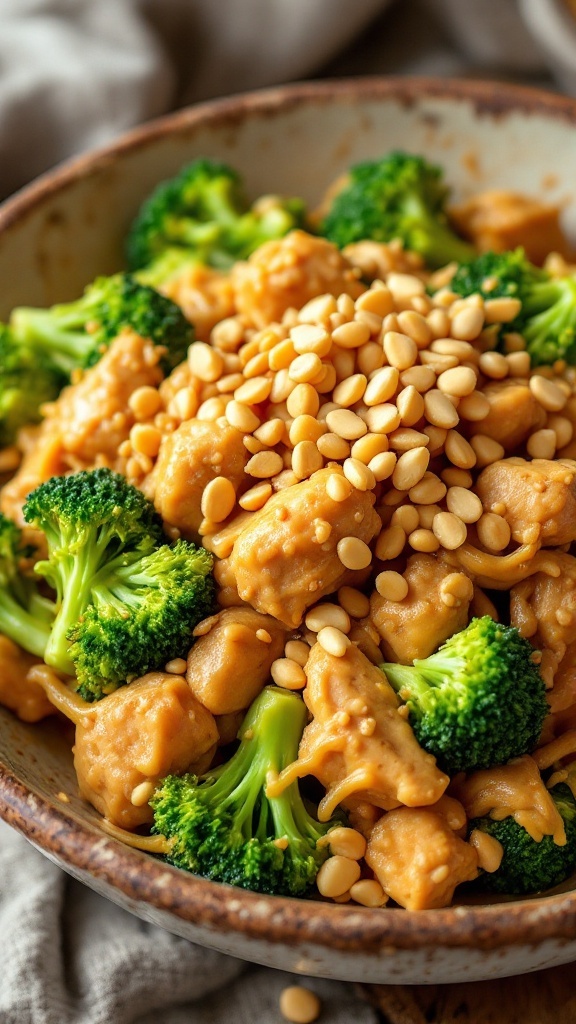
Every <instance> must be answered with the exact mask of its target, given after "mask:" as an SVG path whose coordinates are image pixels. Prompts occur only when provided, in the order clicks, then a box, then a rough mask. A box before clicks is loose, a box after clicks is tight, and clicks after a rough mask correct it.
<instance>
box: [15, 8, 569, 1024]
mask: <svg viewBox="0 0 576 1024" xmlns="http://www.w3.org/2000/svg"><path fill="white" fill-rule="evenodd" d="M363 30H366V31H364V34H362V33H363ZM346 43H352V45H351V46H349V47H348V49H347V50H345V44H346ZM343 51H344V52H343ZM366 73H412V74H413V73H416V74H445V75H455V74H461V75H462V74H488V75H493V76H494V75H496V76H500V77H512V78H514V77H519V78H520V79H523V80H525V79H526V78H527V77H531V78H533V79H535V80H537V81H543V82H544V83H548V84H550V83H551V81H552V80H551V78H550V76H549V73H548V72H547V69H546V64H545V59H544V57H543V56H542V55H541V54H540V52H539V50H538V46H537V44H536V43H535V42H534V41H533V40H532V39H531V37H530V35H529V33H528V31H527V29H526V27H525V25H524V23H523V21H522V20H521V17H520V14H519V10H518V7H517V5H516V2H515V0H403V2H402V3H401V4H400V3H397V4H392V5H391V4H390V2H389V0H354V3H350V2H349V0H0V197H1V196H5V195H8V194H9V193H10V192H12V191H14V190H15V189H16V188H17V187H19V186H20V185H22V184H24V183H25V182H26V181H27V180H30V179H31V178H32V177H34V176H35V175H36V174H38V173H39V172H41V171H43V170H45V169H46V168H48V167H50V166H52V165H53V164H55V163H56V162H57V161H59V160H62V159H64V158H65V157H67V156H69V155H71V154H73V153H78V152H80V151H81V150H83V149H86V148H89V147H93V146H96V145H100V144H102V143H104V142H105V141H107V140H109V139H112V138H113V137H114V136H115V135H117V134H118V133H119V132H120V131H122V130H123V129H124V128H127V127H130V126H131V125H134V124H136V123H138V122H141V121H143V120H146V119H148V118H150V117H153V116H155V115H157V114H160V113H162V112H165V111H167V110H170V109H174V108H175V107H178V106H181V105H183V104H186V103H189V102H192V101H195V100H199V99H205V98H207V97H210V96H216V95H224V94H227V93H231V92H237V91H240V90H243V89H252V88H258V87H261V86H265V85H271V84H277V83H279V82H283V81H288V80H291V79H295V78H303V77H310V76H312V75H319V74H324V75H337V74H366ZM383 912H384V913H385V911H383ZM415 980H417V979H415ZM294 981H295V979H294V978H293V977H292V976H288V975H285V974H282V973H281V972H278V971H271V970H267V969H265V968H259V967H253V966H251V965H248V964H246V963H244V962H243V961H240V960H236V959H233V958H231V957H226V956H223V955H221V954H218V953H214V952H212V951H209V950H206V949H203V948H201V947H198V946H194V945H192V944H190V943H188V942H187V941H186V940H184V939H180V938H177V937H175V936H173V935H170V934H169V933H167V932H164V931H162V930H161V929H158V928H154V927H152V926H150V925H147V924H145V923H144V922H142V921H139V920H138V919H137V918H135V917H133V916H131V915H129V914H127V913H125V912H124V911H122V910H120V909H119V908H117V907H115V906H114V905H113V904H111V903H109V902H107V901H106V900H104V899H103V898H101V897H99V896H97V895H96V894H94V893H93V892H91V891H90V890H88V889H86V888H84V887H83V886H81V885H79V884H78V883H77V882H75V881H73V880H71V879H69V878H67V876H66V875H65V874H63V873H62V872H61V871H59V869H58V868H56V867H55V866H54V865H53V864H51V863H50V862H49V861H48V860H46V859H45V858H44V857H43V856H42V855H41V854H39V853H38V852H37V851H35V850H34V849H33V848H32V847H31V846H29V845H28V844H26V842H25V841H24V840H23V839H21V838H20V837H19V836H18V835H17V834H16V833H14V832H13V831H11V830H10V829H9V828H8V827H7V826H6V825H3V824H2V823H0V1024H185V1022H186V1024H224V1022H225V1021H226V1022H228V1021H229V1020H230V1019H232V1020H233V1021H234V1024H254V1022H262V1024H274V1022H277V1021H279V1020H280V1014H279V1011H278V996H279V993H280V991H281V989H282V988H283V987H284V986H285V985H286V984H293V983H294ZM305 983H306V984H309V986H310V987H311V988H313V989H314V990H315V991H316V992H318V994H319V995H320V996H321V997H322V1000H323V1004H324V1011H323V1015H322V1018H321V1019H322V1020H324V1021H330V1022H331V1024H349V1022H350V1021H352V1020H354V1021H355V1022H356V1024H375V1022H376V1016H375V1012H374V1011H373V1010H372V1009H370V1008H369V1007H368V1006H367V1005H366V1004H365V1003H363V1002H362V1001H361V999H360V998H359V996H358V995H357V993H356V991H355V989H354V986H351V985H345V984H341V983H337V982H324V981H318V980H308V981H306V982H305Z"/></svg>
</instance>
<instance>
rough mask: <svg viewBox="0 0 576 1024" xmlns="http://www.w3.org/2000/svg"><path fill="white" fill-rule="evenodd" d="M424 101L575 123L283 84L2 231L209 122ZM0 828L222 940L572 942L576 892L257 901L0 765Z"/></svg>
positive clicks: (350, 82)
mask: <svg viewBox="0 0 576 1024" xmlns="http://www.w3.org/2000/svg"><path fill="white" fill-rule="evenodd" d="M424 98H434V99H446V100H455V101H467V102H469V103H471V104H472V105H473V106H474V109H475V111H476V113H477V114H478V115H479V116H483V115H487V116H491V117H506V116H507V115H509V114H514V113H515V112H518V113H521V114H541V115H543V116H546V117H548V118H553V119H561V120H564V121H566V122H567V123H568V124H571V125H575V124H576V99H571V98H569V97H565V96H560V95H558V94H555V93H552V92H547V91H545V90H542V89H534V88H527V87H524V86H517V85H510V84H507V83H502V82H494V81H469V80H460V79H450V80H447V79H439V78H428V77H427V78H422V77H392V76H391V77H380V76H374V77H367V78H347V79H341V80H338V79H333V80H321V81H315V82H298V83H294V84H290V85H282V86H279V87H276V88H271V89H263V90H258V91H256V92H250V93H242V94H239V95H237V96H233V97H226V98H223V99H216V100H210V101H208V102H204V103H200V104H196V105H194V106H192V107H187V108H183V109H181V110H178V111H176V112H175V113H171V114H168V115H166V116H164V117H160V118H156V119H155V120H153V121H150V122H148V123H146V124H144V125H141V126H139V127H137V128H135V129H132V130H130V131H128V132H125V133H123V134H122V135H121V136H120V137H119V138H118V139H117V140H115V141H113V142H111V143H109V144H107V145H105V146H103V147H100V148H98V149H95V150H91V151H89V152H87V153H83V154H82V155H80V156H78V157H75V158H73V159H69V160H66V161H64V162H63V163H62V164H60V165H58V166H57V167H56V168H54V169H53V170H50V171H48V172H47V173H45V174H43V175H42V176H41V177H39V178H37V179H36V180H35V181H33V182H32V183H31V184H29V185H27V186H26V187H24V188H23V189H21V190H20V191H19V192H17V193H16V194H15V195H14V196H13V197H11V198H9V199H7V200H5V201H4V203H2V204H1V205H0V233H3V232H5V231H6V230H7V229H8V228H10V227H11V226H12V225H15V224H17V223H18V222H20V221H21V220H23V219H25V218H26V217H27V216H28V215H29V214H31V213H33V212H34V211H35V210H36V209H37V208H38V207H39V206H41V204H42V203H44V202H45V201H47V200H48V199H50V198H52V197H53V196H56V195H58V194H59V193H60V192H63V191H65V189H66V188H67V187H68V186H69V185H71V184H73V183H74V182H76V181H77V180H79V179H83V178H89V177H91V176H93V175H97V174H98V173H100V172H102V171H103V170H105V169H106V168H108V167H110V166H112V165H113V164H114V162H115V160H117V159H118V158H121V157H122V156H123V155H124V154H127V153H132V152H134V151H137V150H138V149H140V148H143V147H146V146H148V145H149V144H151V143H154V142H155V141H156V140H159V139H162V138H163V137H165V136H167V135H170V134H172V133H176V134H179V133H185V132H186V131H188V130H189V129H190V130H193V129H194V128H195V127H196V126H201V125H203V124H205V123H208V122H209V123H211V124H217V125H218V124H219V125H223V124H226V123H229V124H230V125H231V126H233V125H234V124H235V123H237V122H238V121H239V120H242V119H244V118H245V117H246V116H253V115H266V114H270V115H276V114H277V113H279V112H283V111H287V110H289V109H290V108H293V107H298V106H302V105H306V104H307V103H309V102H320V103H322V102H324V103H332V102H333V101H334V100H336V101H337V102H346V101H347V100H350V101H355V100H358V99H363V100H374V101H378V100H393V101H397V102H400V103H401V104H403V105H405V106H407V107H410V106H412V105H413V104H415V103H417V102H419V101H421V100H422V99H424ZM0 818H3V819H4V820H5V821H6V822H8V823H9V824H10V825H12V826H13V827H14V828H15V829H16V830H17V831H19V832H20V833H21V834H22V835H24V836H25V837H26V838H27V839H29V840H30V841H31V842H32V843H33V844H34V845H35V846H37V847H38V848H40V849H41V850H42V851H44V852H45V853H46V854H47V855H48V856H50V857H52V858H53V859H55V860H57V861H58V862H61V863H63V864H64V865H66V866H67V867H68V868H69V870H70V871H71V872H72V873H73V874H74V873H78V874H81V875H82V874H88V875H90V876H92V877H93V878H94V879H95V880H99V881H101V882H102V883H103V884H104V886H108V887H112V889H115V890H117V891H118V892H119V893H122V894H124V896H126V897H128V899H130V900H132V901H134V902H136V903H144V904H147V905H149V906H150V907H153V908H155V909H157V910H159V911H162V912H164V913H168V914H171V915H173V916H174V917H175V918H177V919H180V920H182V921H184V922H190V923H192V924H194V923H197V924H200V923H201V924H202V925H208V926H210V927H211V928H212V929H213V930H215V931H216V932H219V933H222V932H226V931H234V932H238V933H242V934H244V935H245V936H246V937H247V938H248V937H250V938H253V939H260V940H267V941H272V942H278V943H282V944H286V945H300V944H309V943H311V944H315V945H319V946H324V947H328V948H330V949H333V950H339V951H344V952H346V951H351V952H355V953H358V952H363V953H366V954H378V953H381V952H387V953H389V952H391V951H393V950H396V949H405V950H419V949H431V948H435V947H437V946H438V944H439V943H440V944H442V945H444V946H447V947H464V948H466V947H468V948H474V949H483V950H494V949H498V948H500V947H503V946H508V945H512V944H517V945H528V944H540V943H542V942H543V941H544V940H545V939H557V940H558V939H559V940H569V939H573V938H574V937H575V936H576V891H572V892H567V893H557V894H555V895H551V896H541V897H535V898H531V899H527V900H516V901H511V902H505V903H497V904H492V905H489V904H484V905H466V906H461V905H458V906H454V907H448V908H444V909H440V910H426V911H411V912H407V911H405V910H402V909H388V908H387V909H386V910H385V912H381V913H376V912H375V911H374V910H369V909H366V908H363V907H360V906H351V905H335V904H328V903H324V902H321V901H318V900H301V899H290V898H286V897H281V896H273V897H271V896H263V895H261V894H258V893H253V892H249V891H247V890H243V889H237V888H232V887H230V886H228V885H223V884H221V883H216V882H211V881H209V880H207V879H203V878H200V877H198V876H194V875H189V874H186V873H185V872H183V871H179V870H177V869H175V868H172V867H170V866H169V865H166V864H165V863H164V862H162V861H159V860H157V859H156V858H153V857H151V856H149V855H146V854H142V853H141V852H140V851H137V850H134V849H131V848H129V847H127V846H125V845H124V844H122V843H120V842H118V841H117V840H115V839H112V838H110V837H109V836H107V835H106V834H105V833H104V832H100V831H98V828H97V825H96V824H95V826H94V828H91V827H90V826H89V825H88V824H87V823H84V822H81V821H78V820H76V819H75V818H73V817H72V815H71V814H68V813H66V810H65V809H64V807H59V806H57V805H56V804H54V803H52V802H51V800H50V799H49V798H48V797H46V796H44V795H42V794H41V793H38V792H32V790H30V789H28V788H27V786H26V785H25V784H24V783H23V782H22V781H21V780H20V779H19V778H18V777H17V776H16V775H15V774H14V773H13V770H12V768H11V766H10V765H9V764H8V763H6V762H5V761H3V760H2V758H1V755H0ZM167 877H168V878H169V880H170V884H169V885H168V884H166V879H167Z"/></svg>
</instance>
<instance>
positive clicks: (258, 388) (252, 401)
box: [234, 377, 272, 405]
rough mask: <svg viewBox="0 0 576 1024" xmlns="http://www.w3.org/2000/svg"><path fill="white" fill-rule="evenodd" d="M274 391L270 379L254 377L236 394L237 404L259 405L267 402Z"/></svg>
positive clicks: (237, 390) (242, 385)
mask: <svg viewBox="0 0 576 1024" xmlns="http://www.w3.org/2000/svg"><path fill="white" fill-rule="evenodd" d="M271 390H272V380H271V378H270V377H252V378H251V379H250V380H247V381H245V382H244V384H241V385H240V387H239V388H236V390H235V392H234V398H235V399H236V401H237V402H244V404H245V405H258V403H259V402H265V401H266V399H267V398H268V397H269V395H270V392H271Z"/></svg>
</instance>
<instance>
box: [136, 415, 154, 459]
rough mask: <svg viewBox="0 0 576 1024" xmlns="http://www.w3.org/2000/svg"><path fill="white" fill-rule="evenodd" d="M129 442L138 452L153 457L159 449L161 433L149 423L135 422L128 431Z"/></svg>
mask: <svg viewBox="0 0 576 1024" xmlns="http://www.w3.org/2000/svg"><path fill="white" fill-rule="evenodd" d="M130 444H131V445H132V448H133V450H134V451H135V452H138V454H140V455H147V456H148V457H149V458H151V459H153V458H155V456H156V455H158V452H159V450H160V445H161V444H162V433H161V431H160V430H158V428H157V427H153V426H152V424H151V423H136V424H135V425H134V426H133V427H132V430H131V431H130Z"/></svg>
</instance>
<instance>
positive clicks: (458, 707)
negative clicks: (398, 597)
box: [382, 615, 548, 775]
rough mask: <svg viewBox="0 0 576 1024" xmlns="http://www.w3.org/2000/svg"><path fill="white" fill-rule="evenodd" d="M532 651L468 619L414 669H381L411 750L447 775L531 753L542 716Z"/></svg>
mask: <svg viewBox="0 0 576 1024" xmlns="http://www.w3.org/2000/svg"><path fill="white" fill-rule="evenodd" d="M533 657H534V650H533V648H532V647H531V646H530V644H529V643H528V641H527V640H525V639H524V638H523V637H521V636H520V633H519V632H518V630H517V629H515V628H514V627H513V626H502V625H500V624H499V623H496V622H494V621H493V620H492V619H491V618H490V617H489V616H487V615H485V616H484V617H483V618H480V619H472V622H471V623H470V625H469V626H467V627H466V629H463V630H462V631H461V632H460V633H455V634H454V636H452V637H450V639H449V640H447V641H446V643H445V644H443V645H442V647H440V649H439V650H438V651H436V653H435V654H432V655H430V657H429V658H424V659H422V660H416V661H415V662H414V665H413V666H405V665H389V664H385V665H383V666H382V668H383V670H384V672H385V673H386V676H387V678H388V680H389V682H390V683H391V685H392V686H393V687H394V689H395V690H396V692H397V693H398V694H399V695H400V697H401V698H402V700H404V701H405V702H406V704H407V706H408V709H409V712H410V715H409V721H410V724H411V725H412V728H413V729H414V733H415V735H416V738H417V740H418V742H419V743H420V744H421V746H422V747H424V749H425V750H427V751H429V752H430V753H431V754H434V756H435V757H436V759H437V761H438V764H439V766H440V767H441V768H442V769H443V770H444V771H446V772H447V773H448V774H449V775H454V774H456V773H457V772H461V771H473V770H474V769H477V768H488V767H490V766H491V765H494V764H504V762H506V761H509V760H510V758H511V757H517V756H519V755H520V754H525V753H527V752H528V751H529V750H532V749H533V747H534V746H535V744H536V742H537V740H538V737H539V735H540V731H541V728H542V724H543V722H544V718H545V717H546V714H547V712H548V705H547V703H546V696H545V687H544V681H543V679H542V676H541V675H540V672H539V671H538V668H537V666H536V665H535V664H534V661H533Z"/></svg>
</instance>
